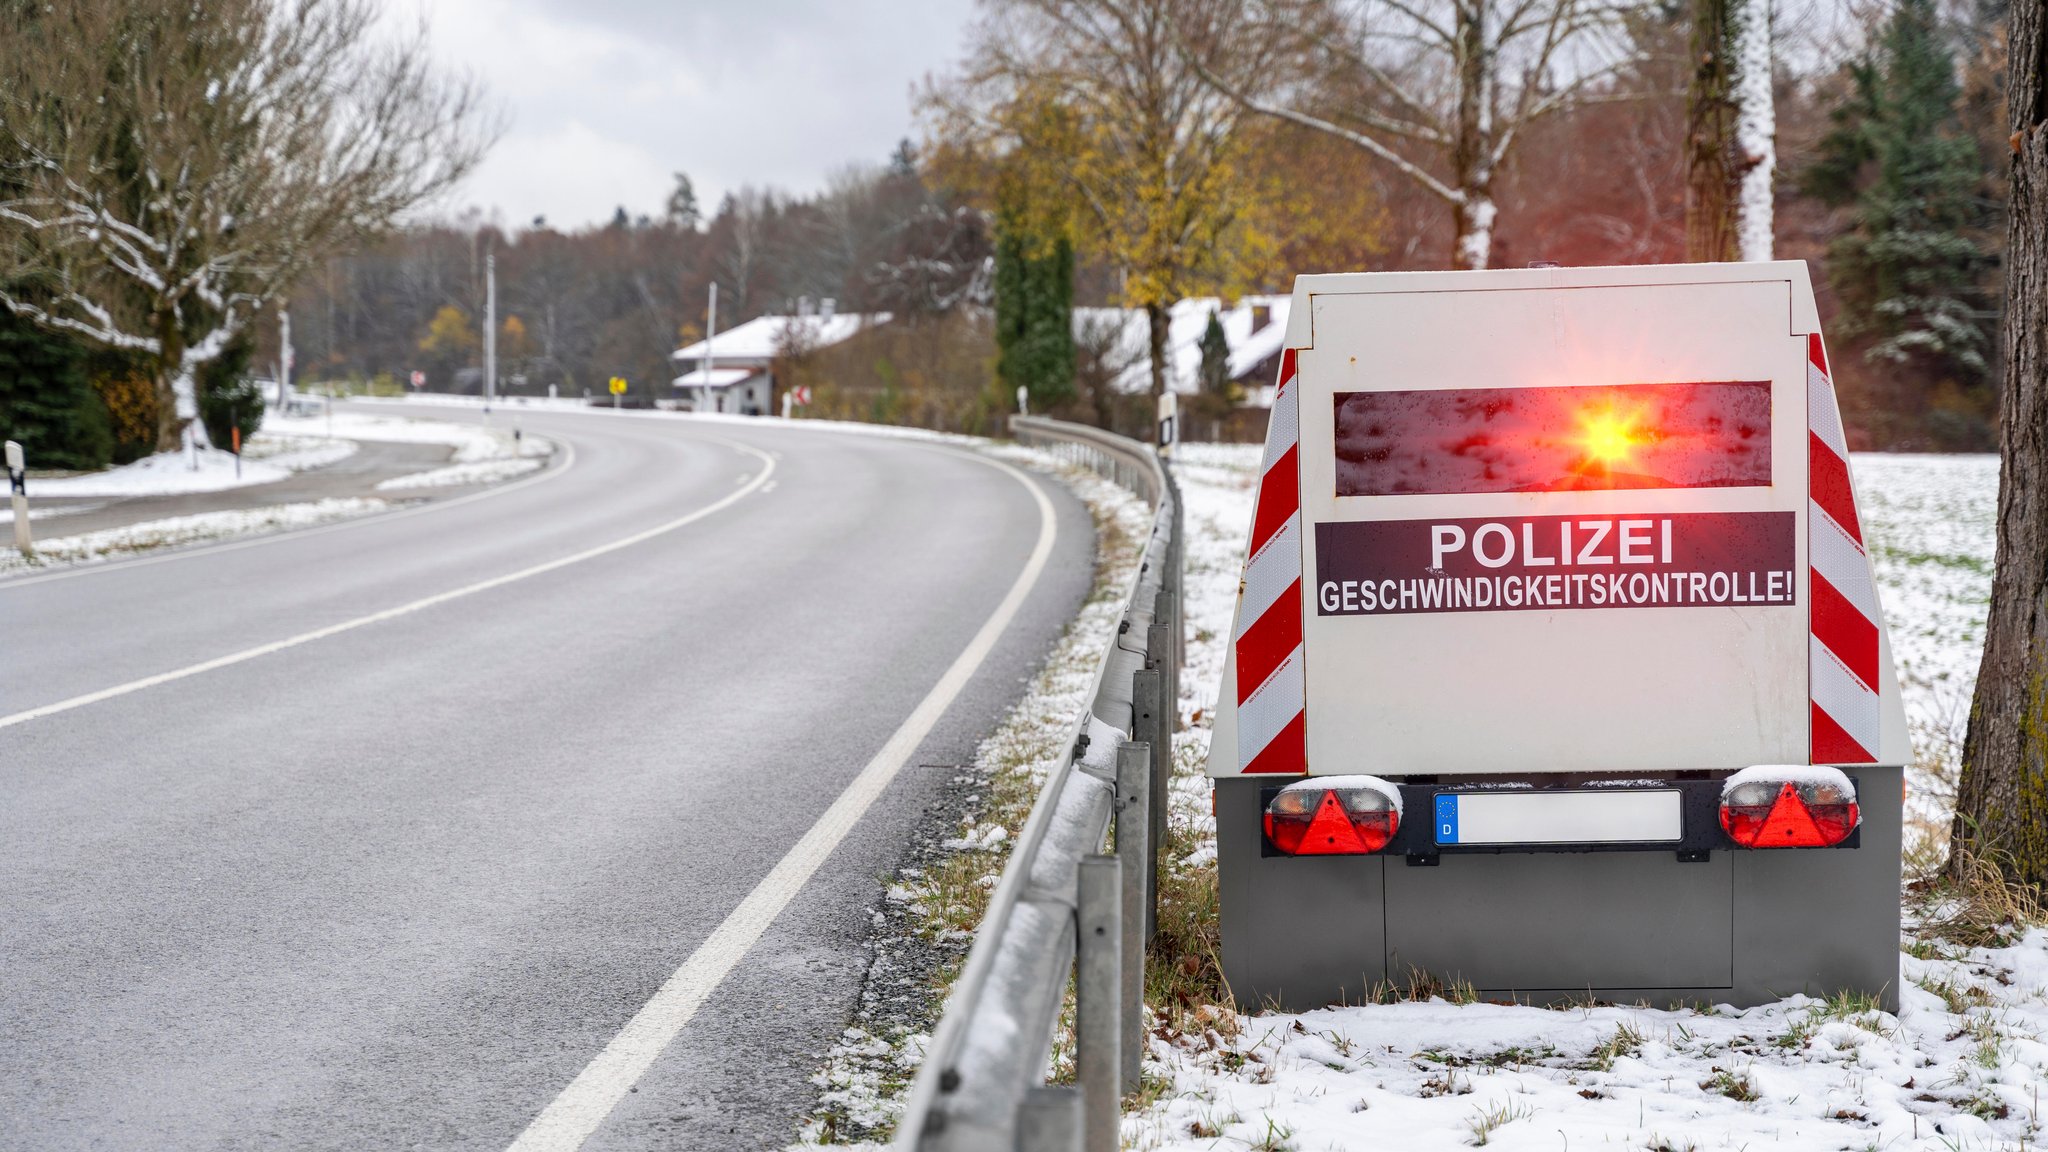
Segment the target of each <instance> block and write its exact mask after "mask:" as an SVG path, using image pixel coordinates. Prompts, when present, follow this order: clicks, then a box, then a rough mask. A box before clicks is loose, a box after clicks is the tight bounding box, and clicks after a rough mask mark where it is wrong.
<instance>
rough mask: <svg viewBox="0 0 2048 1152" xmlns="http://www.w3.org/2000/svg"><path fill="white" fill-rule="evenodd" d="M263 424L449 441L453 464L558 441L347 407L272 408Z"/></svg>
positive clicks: (293, 430)
mask: <svg viewBox="0 0 2048 1152" xmlns="http://www.w3.org/2000/svg"><path fill="white" fill-rule="evenodd" d="M263 430H264V432H266V433H271V434H276V435H292V436H317V437H331V438H338V439H343V440H376V441H383V442H387V443H401V444H446V445H448V446H449V447H451V448H453V449H454V450H455V451H454V454H453V455H451V456H450V457H449V461H448V462H449V463H450V464H476V463H481V462H483V461H486V460H508V459H512V458H514V457H532V456H545V455H547V454H548V453H550V452H552V451H554V445H552V444H550V443H548V442H547V441H545V440H542V439H540V438H539V437H537V436H526V437H521V438H515V437H514V435H513V430H512V429H511V428H510V427H500V426H496V425H493V426H489V427H486V426H484V425H481V424H456V423H451V422H449V421H446V420H419V419H412V418H409V417H404V416H382V415H374V414H371V413H367V412H350V411H346V410H343V411H338V412H335V413H334V414H333V415H331V416H329V415H324V414H323V415H319V416H286V415H283V414H281V413H277V412H273V413H271V414H270V416H269V417H268V418H266V419H265V420H264V422H263Z"/></svg>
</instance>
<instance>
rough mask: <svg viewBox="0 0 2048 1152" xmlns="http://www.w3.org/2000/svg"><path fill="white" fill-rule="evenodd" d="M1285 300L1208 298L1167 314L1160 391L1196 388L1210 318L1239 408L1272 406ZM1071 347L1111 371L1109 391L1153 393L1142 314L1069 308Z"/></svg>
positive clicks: (1283, 333)
mask: <svg viewBox="0 0 2048 1152" xmlns="http://www.w3.org/2000/svg"><path fill="white" fill-rule="evenodd" d="M1290 299H1291V298H1290V297H1287V296H1241V297H1239V298H1238V299H1237V300H1236V301H1235V302H1232V303H1228V304H1226V303H1225V302H1224V301H1223V300H1221V299H1219V298H1218V297H1215V296H1195V297H1190V298H1188V299H1186V300H1182V301H1180V302H1178V303H1176V304H1174V305H1173V306H1172V307H1171V308H1170V309H1168V311H1167V335H1166V385H1167V387H1168V388H1170V389H1172V390H1173V391H1174V392H1176V393H1178V394H1181V395H1195V394H1197V393H1199V392H1200V391H1201V390H1202V334H1203V333H1204V332H1205V331H1207V330H1208V327H1209V317H1210V315H1211V314H1212V313H1213V314H1214V315H1215V316H1216V318H1217V320H1218V322H1219V323H1220V324H1221V325H1222V327H1223V339H1224V342H1225V343H1227V344H1228V345H1229V347H1230V354H1229V356H1228V358H1227V359H1228V363H1229V376H1230V379H1231V381H1233V382H1234V383H1236V384H1238V385H1239V386H1240V387H1241V388H1242V389H1243V392H1244V397H1245V400H1244V402H1245V404H1246V405H1247V406H1250V407H1259V408H1270V407H1272V406H1273V389H1274V384H1275V382H1276V380H1277V379H1278V372H1279V367H1280V346H1281V344H1282V342H1283V341H1284V340H1285V338H1286V335H1287V312H1288V303H1289V301H1290ZM1074 341H1075V343H1076V344H1077V345H1079V346H1081V347H1082V348H1084V349H1089V350H1092V351H1093V353H1094V354H1095V355H1097V356H1099V357H1100V360H1101V362H1102V363H1103V364H1105V365H1107V366H1108V367H1109V368H1110V370H1111V371H1113V372H1114V373H1115V375H1114V376H1113V377H1112V379H1111V386H1112V387H1113V388H1115V390H1116V391H1118V392H1122V393H1125V394H1127V395H1141V394H1143V393H1146V392H1150V391H1151V390H1152V361H1151V348H1152V343H1151V328H1150V325H1149V323H1148V322H1147V320H1146V316H1145V312H1144V310H1143V309H1141V308H1076V309H1074Z"/></svg>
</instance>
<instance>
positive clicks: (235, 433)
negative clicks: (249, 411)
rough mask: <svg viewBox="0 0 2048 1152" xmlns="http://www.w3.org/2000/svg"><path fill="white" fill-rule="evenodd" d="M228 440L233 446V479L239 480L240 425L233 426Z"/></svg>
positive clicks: (240, 466)
mask: <svg viewBox="0 0 2048 1152" xmlns="http://www.w3.org/2000/svg"><path fill="white" fill-rule="evenodd" d="M228 440H229V442H230V443H232V444H233V445H234V453H235V479H237V480H240V479H241V478H242V426H241V425H240V424H237V425H235V427H234V429H233V430H232V431H230V432H229V433H228Z"/></svg>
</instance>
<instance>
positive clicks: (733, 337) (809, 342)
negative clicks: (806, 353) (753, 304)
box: [669, 312, 889, 364]
mask: <svg viewBox="0 0 2048 1152" xmlns="http://www.w3.org/2000/svg"><path fill="white" fill-rule="evenodd" d="M888 322H889V313H887V312H869V313H859V312H841V313H837V314H834V315H831V316H756V317H755V318H753V319H752V320H749V321H747V322H746V323H744V324H741V325H740V326H738V327H736V328H733V329H730V330H729V331H725V332H719V333H716V334H714V335H713V336H712V337H711V339H710V340H708V341H707V340H699V341H697V342H696V343H695V344H691V345H689V346H687V347H684V348H678V349H676V350H675V351H674V352H671V353H669V359H671V360H702V359H704V346H705V345H706V344H709V345H710V346H711V358H712V360H713V362H715V363H723V362H725V361H728V360H732V361H741V362H746V361H752V362H756V363H760V364H766V363H768V362H769V361H770V360H773V359H775V358H776V357H777V356H780V355H782V354H783V353H784V352H787V351H788V350H789V349H790V348H791V346H792V345H801V346H802V347H806V348H823V347H825V346H827V345H830V344H837V343H839V342H840V341H841V340H844V339H846V338H847V337H849V336H852V335H853V334H854V333H856V332H859V331H860V330H862V329H863V328H869V327H872V326H874V325H876V324H887V323H888Z"/></svg>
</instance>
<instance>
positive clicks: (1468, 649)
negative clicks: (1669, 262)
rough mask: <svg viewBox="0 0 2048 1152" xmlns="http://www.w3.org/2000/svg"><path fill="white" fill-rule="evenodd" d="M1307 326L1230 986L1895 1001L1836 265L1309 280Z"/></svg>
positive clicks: (1261, 644) (1245, 662)
mask: <svg viewBox="0 0 2048 1152" xmlns="http://www.w3.org/2000/svg"><path fill="white" fill-rule="evenodd" d="M1286 347H1287V351H1286V352H1285V353H1284V354H1283V357H1282V366H1281V370H1280V387H1279V392H1278V394H1277V396H1276V400H1275V403H1274V406H1273V415H1272V422H1271V426H1270V428H1269V430H1268V433H1267V442H1266V452H1265V457H1264V463H1263V472H1262V475H1261V477H1260V483H1259V491H1258V498H1257V504H1256V508H1255V511H1254V514H1253V523H1252V528H1251V536H1250V546H1249V550H1248V557H1247V560H1246V563H1245V570H1244V579H1243V583H1242V585H1241V587H1240V591H1239V596H1238V606H1237V619H1236V622H1235V625H1234V631H1233V644H1232V647H1231V652H1230V658H1229V661H1228V663H1227V665H1226V667H1225V671H1224V682H1223V686H1222V693H1221V699H1220V702H1219V708H1218V715H1217V720H1216V726H1215V732H1214V738H1213V740H1212V743H1211V750H1210V761H1209V773H1210V775H1211V776H1213V777H1215V778H1216V780H1215V786H1216V807H1217V849H1218V868H1219V876H1220V882H1221V885H1222V893H1221V895H1222V932H1223V957H1222V959H1223V967H1224V973H1225V975H1226V976H1227V977H1228V979H1229V981H1230V985H1231V988H1232V990H1233V991H1234V992H1236V993H1237V995H1238V996H1239V997H1240V998H1242V999H1244V1000H1246V1001H1247V1002H1251V1003H1261V1002H1267V1001H1269V1000H1270V1001H1273V1002H1277V1003H1280V1004H1283V1005H1286V1006H1288V1007H1292V1008H1306V1007H1310V1006H1313V1005H1318V1004H1323V1003H1328V1002H1330V1001H1332V1000H1337V999H1342V998H1352V999H1356V998H1360V997H1363V996H1365V995H1367V994H1369V993H1370V992H1371V991H1372V989H1373V986H1374V985H1375V984H1377V983H1378V982H1380V981H1382V980H1393V981H1396V982H1405V981H1406V980H1407V978H1408V976H1409V975H1410V973H1411V972H1412V971H1413V970H1415V969H1421V970H1424V971H1427V972H1430V973H1432V974H1434V975H1436V976H1439V977H1441V978H1444V979H1446V980H1462V981H1466V982H1469V983H1471V984H1472V985H1474V986H1475V987H1477V988H1478V989H1479V990H1480V991H1481V992H1482V994H1484V995H1486V996H1489V997H1500V998H1509V997H1513V998H1519V999H1523V1000H1531V1001H1536V1002H1543V1001H1554V1000H1560V999H1565V998H1570V997H1584V996H1586V995H1587V994H1588V993H1591V994H1593V995H1595V996H1598V997H1601V998H1604V999H1613V1000H1636V999H1648V1000H1651V1001H1653V1002H1657V1003H1668V1002H1672V1001H1678V1000H1689V1001H1705V1002H1731V1003H1735V1004H1743V1005H1747V1004H1754V1003H1759V1002H1762V1001H1765V1000H1769V999H1772V998H1775V997H1779V996H1784V995H1788V994H1791V993H1796V992H1806V993H1811V994H1814V995H1827V994H1830V993H1832V992H1835V991H1838V990H1843V989H1854V990H1858V991H1864V992H1870V993H1876V994H1879V995H1880V996H1882V997H1883V999H1884V1002H1885V1003H1886V1004H1887V1005H1888V1006H1895V1005H1896V1002H1897V998H1898V970H1899V969H1898V928H1899V887H1898V885H1899V820H1900V807H1901V804H1900V800H1901V789H1902V786H1903V775H1904V765H1905V762H1906V760H1907V758H1908V756H1909V754H1910V747H1909V742H1908V739H1907V732H1906V719H1905V711H1904V707H1903V705H1902V703H1901V700H1900V695H1899V685H1898V677H1897V674H1896V673H1895V671H1894V669H1893V665H1892V657H1891V650H1890V646H1889V644H1888V642H1887V639H1886V635H1885V627H1884V616H1883V613H1882V611H1881V610H1880V608H1879V605H1878V600H1877V592H1876V587H1875V584H1874V583H1873V581H1872V578H1871V572H1870V563H1869V559H1868V557H1867V555H1866V552H1865V546H1864V541H1863V535H1862V526H1861V520H1860V518H1859V517H1858V516H1857V513H1856V501H1855V494H1854V490H1853V488H1852V487H1851V484H1850V479H1849V464H1848V453H1847V446H1846V444H1845V442H1844V440H1843V436H1842V428H1841V417H1840V413H1839V410H1838V408H1837V405H1836V402H1835V394H1834V388H1833V385H1832V383H1831V382H1830V379H1829V376H1828V364H1827V356H1826V353H1825V351H1824V349H1823V346H1822V341H1821V333H1820V324H1819V320H1818V317H1817V315H1816V313H1815V310H1814V304H1813V290H1812V286H1811V283H1810V282H1809V280H1808V277H1807V269H1806V266H1805V264H1803V263H1800V262H1796V261H1783V262H1774V263H1752V264H1700V265H1673V266H1661V267H1631V268H1577V269H1563V268H1545V269H1527V270H1508V271H1488V272H1416V273H1409V272H1403V273H1374V274H1358V275H1336V276H1303V277H1301V278H1299V279H1298V280H1296V282H1295V288H1294V301H1293V307H1292V311H1291V313H1290V316H1289V320H1288V332H1287V341H1286ZM1404 812H1405V813H1406V815H1405V816H1404V815H1403V813H1404Z"/></svg>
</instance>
